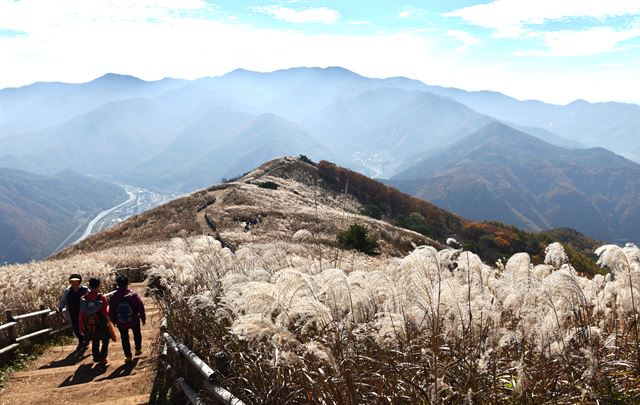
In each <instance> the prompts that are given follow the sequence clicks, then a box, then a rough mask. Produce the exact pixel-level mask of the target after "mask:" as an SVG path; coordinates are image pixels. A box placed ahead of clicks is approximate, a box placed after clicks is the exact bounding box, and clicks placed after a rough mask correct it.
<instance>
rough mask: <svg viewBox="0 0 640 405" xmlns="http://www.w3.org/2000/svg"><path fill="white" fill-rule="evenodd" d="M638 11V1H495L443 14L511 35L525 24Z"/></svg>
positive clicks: (639, 5)
mask: <svg viewBox="0 0 640 405" xmlns="http://www.w3.org/2000/svg"><path fill="white" fill-rule="evenodd" d="M636 14H640V1H638V0H611V1H605V0H536V1H528V0H527V1H523V0H495V1H493V2H491V3H486V4H477V5H474V6H470V7H465V8H461V9H458V10H455V11H452V12H450V13H447V14H445V15H446V16H449V17H460V18H462V19H464V20H465V21H467V22H468V23H471V24H473V25H476V26H479V27H484V28H490V29H493V30H495V31H496V36H497V37H504V38H514V37H519V36H522V35H523V33H524V32H526V26H527V25H539V24H544V23H545V22H546V21H550V20H556V21H557V20H563V19H566V18H570V17H592V18H598V19H604V18H607V17H615V16H624V15H636Z"/></svg>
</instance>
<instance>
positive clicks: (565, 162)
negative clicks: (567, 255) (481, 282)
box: [390, 122, 640, 243]
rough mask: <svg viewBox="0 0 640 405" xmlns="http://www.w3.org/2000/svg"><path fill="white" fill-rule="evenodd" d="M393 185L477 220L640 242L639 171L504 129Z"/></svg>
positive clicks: (481, 134) (464, 143) (480, 134)
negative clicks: (562, 229) (556, 229)
mask: <svg viewBox="0 0 640 405" xmlns="http://www.w3.org/2000/svg"><path fill="white" fill-rule="evenodd" d="M390 182H391V184H393V185H395V186H397V187H399V188H400V189H401V190H403V191H405V192H408V193H410V194H412V195H416V196H418V197H420V198H424V199H427V200H429V201H432V202H434V203H435V204H437V205H438V206H441V207H443V208H445V209H449V210H452V211H454V212H456V213H458V214H460V215H462V216H464V217H467V218H470V219H475V220H498V221H502V222H505V223H509V224H514V225H517V226H520V227H523V228H525V229H530V230H534V231H537V230H542V229H549V228H558V227H569V228H574V229H577V230H578V231H580V232H583V233H585V234H588V235H591V236H593V237H596V238H600V239H605V240H615V241H621V242H626V241H633V242H636V243H637V242H638V241H640V231H639V230H640V206H639V205H638V201H640V165H638V164H637V163H634V162H632V161H629V160H627V159H624V158H622V157H620V156H618V155H615V154H613V153H611V152H609V151H607V150H605V149H603V148H591V149H575V150H569V149H564V148H560V147H557V146H554V145H551V144H549V143H546V142H544V141H542V140H540V139H537V138H535V137H532V136H530V135H527V134H525V133H523V132H520V131H517V130H515V129H513V128H511V127H509V126H507V125H504V124H502V123H498V122H495V123H492V124H489V125H487V126H485V127H484V128H482V129H480V130H478V131H476V132H475V133H473V134H471V135H469V136H467V137H465V138H464V139H462V140H460V141H459V142H458V143H456V144H454V145H453V146H451V147H450V148H449V149H447V150H445V151H443V152H441V153H438V155H437V156H431V157H428V158H425V159H424V160H423V161H421V162H417V163H416V164H414V165H413V166H411V167H410V168H408V169H406V170H405V171H403V172H401V173H398V174H396V175H395V176H394V177H393V178H392V180H391V181H390Z"/></svg>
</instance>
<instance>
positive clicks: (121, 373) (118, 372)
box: [97, 359, 138, 381]
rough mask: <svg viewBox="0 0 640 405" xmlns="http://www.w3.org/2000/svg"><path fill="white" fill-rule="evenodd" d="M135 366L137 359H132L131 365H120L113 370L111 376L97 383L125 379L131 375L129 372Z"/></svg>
mask: <svg viewBox="0 0 640 405" xmlns="http://www.w3.org/2000/svg"><path fill="white" fill-rule="evenodd" d="M137 364H138V359H134V360H133V361H132V362H131V363H129V364H123V365H121V366H120V367H118V368H116V369H115V370H113V372H112V373H111V374H109V375H108V376H106V377H104V378H101V379H100V380H97V381H104V380H113V379H114V378H120V377H126V376H128V375H131V372H132V371H133V369H134V368H135V367H136V365H137Z"/></svg>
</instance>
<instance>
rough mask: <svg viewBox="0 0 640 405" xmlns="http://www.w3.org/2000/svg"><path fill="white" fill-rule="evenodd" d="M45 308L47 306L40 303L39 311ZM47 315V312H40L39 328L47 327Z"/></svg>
mask: <svg viewBox="0 0 640 405" xmlns="http://www.w3.org/2000/svg"><path fill="white" fill-rule="evenodd" d="M45 309H47V307H46V306H45V305H44V304H40V311H44V310H45ZM48 317H49V314H48V313H46V314H42V315H40V329H46V328H47V318H48Z"/></svg>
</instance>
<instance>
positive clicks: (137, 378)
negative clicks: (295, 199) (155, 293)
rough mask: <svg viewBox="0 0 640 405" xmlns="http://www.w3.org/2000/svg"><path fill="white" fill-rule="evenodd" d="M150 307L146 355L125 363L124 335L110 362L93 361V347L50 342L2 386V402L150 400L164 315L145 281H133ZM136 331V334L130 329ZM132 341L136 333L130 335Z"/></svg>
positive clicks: (120, 404) (116, 403)
mask: <svg viewBox="0 0 640 405" xmlns="http://www.w3.org/2000/svg"><path fill="white" fill-rule="evenodd" d="M131 288H133V289H135V290H136V291H138V293H139V294H140V296H141V297H143V301H144V304H145V309H146V311H147V323H146V325H144V326H143V327H142V355H141V356H134V359H133V362H132V363H130V364H125V362H124V353H123V351H122V345H121V342H120V337H119V336H118V341H117V342H111V344H110V345H109V363H108V364H107V365H106V366H100V365H98V364H94V363H93V362H92V359H91V348H90V347H89V348H88V349H87V350H85V351H84V352H75V351H74V349H75V343H73V344H72V345H63V346H54V347H51V348H49V349H48V350H47V351H46V352H45V353H44V354H43V355H42V356H41V357H40V358H38V360H36V361H35V362H34V364H33V365H32V366H31V367H29V369H28V370H25V371H20V372H16V373H13V375H12V376H11V380H10V381H9V383H8V384H7V388H6V389H5V390H4V391H3V392H0V405H19V404H51V405H53V404H56V405H58V404H92V405H98V404H102V405H106V404H109V405H137V404H146V403H148V400H149V394H150V393H151V388H152V386H153V380H154V377H155V359H154V357H153V356H154V348H155V343H156V339H157V337H158V334H159V328H160V321H161V315H160V314H159V312H158V309H157V308H156V306H155V305H154V303H153V301H152V300H151V299H149V298H145V297H144V296H143V291H144V288H145V285H144V284H143V283H136V284H132V285H131ZM130 335H131V334H130ZM130 340H131V345H132V346H133V336H130Z"/></svg>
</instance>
